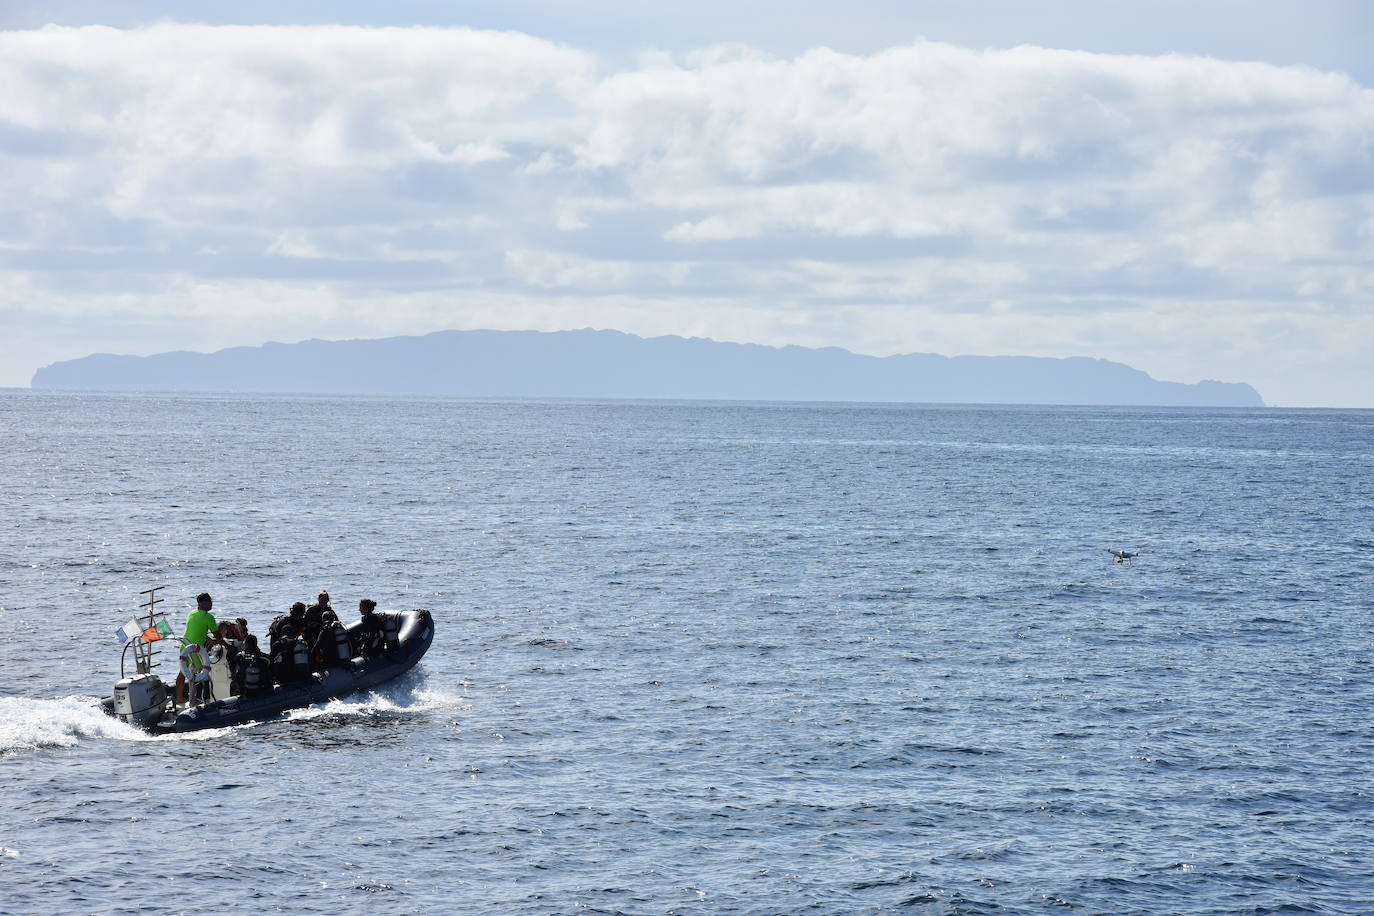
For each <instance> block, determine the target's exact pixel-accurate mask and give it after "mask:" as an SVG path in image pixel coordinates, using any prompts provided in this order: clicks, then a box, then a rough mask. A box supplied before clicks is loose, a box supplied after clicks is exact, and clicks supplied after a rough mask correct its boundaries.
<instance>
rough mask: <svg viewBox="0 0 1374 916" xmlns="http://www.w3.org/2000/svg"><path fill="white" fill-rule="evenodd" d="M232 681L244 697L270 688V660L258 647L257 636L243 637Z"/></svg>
mask: <svg viewBox="0 0 1374 916" xmlns="http://www.w3.org/2000/svg"><path fill="white" fill-rule="evenodd" d="M234 683H235V685H236V686H237V687H238V691H239V694H240V695H241V696H245V697H255V696H260V695H262V694H264V693H266V692H267V691H269V690H271V689H272V660H271V659H269V658H268V657H267V656H266V655H263V654H262V650H261V649H259V648H258V638H257V637H256V636H253V635H251V634H250V635H248V636H246V637H244V640H243V648H242V649H240V650H239V654H238V659H237V663H236V664H235V666H234Z"/></svg>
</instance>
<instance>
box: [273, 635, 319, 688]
mask: <svg viewBox="0 0 1374 916" xmlns="http://www.w3.org/2000/svg"><path fill="white" fill-rule="evenodd" d="M297 646H300V647H301V649H302V651H303V653H304V661H301V660H300V659H298V657H297V653H296V647H297ZM309 677H310V655H309V650H308V649H305V642H304V641H303V640H300V639H283V640H281V641H280V642H279V643H277V645H276V646H275V647H274V648H273V649H272V678H273V679H274V680H275V681H276V682H277V683H278V684H298V683H300V682H301V681H304V680H307V679H308V678H309Z"/></svg>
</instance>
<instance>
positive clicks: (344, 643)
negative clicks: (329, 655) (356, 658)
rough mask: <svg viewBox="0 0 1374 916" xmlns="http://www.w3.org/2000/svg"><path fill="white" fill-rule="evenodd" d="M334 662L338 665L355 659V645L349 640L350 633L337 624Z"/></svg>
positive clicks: (335, 627)
mask: <svg viewBox="0 0 1374 916" xmlns="http://www.w3.org/2000/svg"><path fill="white" fill-rule="evenodd" d="M333 629H334V660H335V662H336V663H338V664H343V663H344V662H346V661H348V660H349V659H350V658H352V657H353V643H352V642H351V641H350V640H349V638H348V631H347V630H345V629H344V628H343V627H341V626H339V625H338V624H337V623H336V624H334V627H333Z"/></svg>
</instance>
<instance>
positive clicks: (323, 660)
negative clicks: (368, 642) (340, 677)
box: [310, 611, 353, 671]
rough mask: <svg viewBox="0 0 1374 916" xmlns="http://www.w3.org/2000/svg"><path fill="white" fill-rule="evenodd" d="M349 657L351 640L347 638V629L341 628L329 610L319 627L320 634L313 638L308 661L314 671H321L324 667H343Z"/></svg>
mask: <svg viewBox="0 0 1374 916" xmlns="http://www.w3.org/2000/svg"><path fill="white" fill-rule="evenodd" d="M351 658H353V641H352V640H351V639H350V638H349V635H348V630H346V629H344V628H343V626H342V625H341V624H340V623H339V619H338V618H337V617H335V616H334V614H333V612H332V611H331V612H329V613H328V614H327V615H326V616H325V617H324V626H323V627H321V629H320V635H319V636H317V637H316V638H315V645H314V647H313V648H312V649H311V652H310V661H311V662H312V663H313V664H314V666H315V670H316V671H323V670H325V669H326V668H341V667H344V666H346V665H347V664H348V662H349V659H351Z"/></svg>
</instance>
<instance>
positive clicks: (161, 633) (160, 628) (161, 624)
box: [143, 620, 172, 642]
mask: <svg viewBox="0 0 1374 916" xmlns="http://www.w3.org/2000/svg"><path fill="white" fill-rule="evenodd" d="M171 635H172V626H171V624H169V623H168V622H167V621H165V620H159V621H158V622H157V625H156V626H151V627H149V628H148V629H146V630H144V631H143V641H144V642H157V641H158V640H159V639H166V638H167V637H168V636H171Z"/></svg>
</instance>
